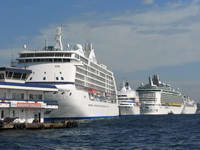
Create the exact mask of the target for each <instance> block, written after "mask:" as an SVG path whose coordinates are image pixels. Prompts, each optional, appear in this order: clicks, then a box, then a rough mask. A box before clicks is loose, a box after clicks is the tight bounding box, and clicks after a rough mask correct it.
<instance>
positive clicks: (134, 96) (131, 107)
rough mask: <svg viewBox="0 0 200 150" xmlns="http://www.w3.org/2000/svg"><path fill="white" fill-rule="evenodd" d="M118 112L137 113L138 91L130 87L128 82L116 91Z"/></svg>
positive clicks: (123, 114) (124, 114)
mask: <svg viewBox="0 0 200 150" xmlns="http://www.w3.org/2000/svg"><path fill="white" fill-rule="evenodd" d="M118 103H119V113H120V115H121V116H127V115H139V114H140V102H139V96H138V93H137V92H136V91H135V90H133V89H131V87H130V85H129V83H128V82H125V84H124V83H123V87H122V89H121V90H120V91H118Z"/></svg>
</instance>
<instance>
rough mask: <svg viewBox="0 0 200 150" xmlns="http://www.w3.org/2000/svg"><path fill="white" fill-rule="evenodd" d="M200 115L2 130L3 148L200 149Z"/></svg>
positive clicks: (135, 118) (0, 137)
mask: <svg viewBox="0 0 200 150" xmlns="http://www.w3.org/2000/svg"><path fill="white" fill-rule="evenodd" d="M199 124H200V115H163V116H129V117H119V118H113V119H99V120H87V121H81V123H79V127H78V128H72V129H52V130H49V129H47V130H4V131H0V149H37V150H38V149H44V150H54V149H56V150H62V149H73V150H76V149H80V150H81V149H83V150H88V149H91V150H93V149H95V150H96V149H110V150H113V149H121V150H123V149H138V150H140V149H145V150H148V149H153V150H154V149H163V150H165V149H166V150H168V149H184V150H186V149H200V129H199Z"/></svg>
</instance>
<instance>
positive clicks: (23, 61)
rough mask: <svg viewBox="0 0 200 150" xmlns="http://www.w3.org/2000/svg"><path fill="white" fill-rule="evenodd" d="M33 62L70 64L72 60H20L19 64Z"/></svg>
mask: <svg viewBox="0 0 200 150" xmlns="http://www.w3.org/2000/svg"><path fill="white" fill-rule="evenodd" d="M31 62H70V59H56V58H55V59H20V60H19V63H31Z"/></svg>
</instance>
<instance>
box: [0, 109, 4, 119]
mask: <svg viewBox="0 0 200 150" xmlns="http://www.w3.org/2000/svg"><path fill="white" fill-rule="evenodd" d="M1 118H4V111H3V110H2V111H1Z"/></svg>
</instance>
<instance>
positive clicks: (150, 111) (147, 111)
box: [141, 105, 183, 115]
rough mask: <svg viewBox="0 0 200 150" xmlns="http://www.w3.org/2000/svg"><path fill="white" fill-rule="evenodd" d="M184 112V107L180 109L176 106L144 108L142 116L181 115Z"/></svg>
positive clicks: (142, 108)
mask: <svg viewBox="0 0 200 150" xmlns="http://www.w3.org/2000/svg"><path fill="white" fill-rule="evenodd" d="M182 111H183V105H182V106H180V107H175V106H162V105H152V106H142V107H141V114H143V115H167V114H181V113H182Z"/></svg>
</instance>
